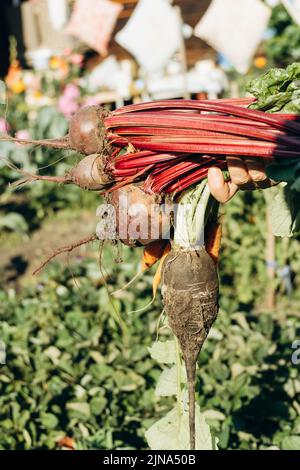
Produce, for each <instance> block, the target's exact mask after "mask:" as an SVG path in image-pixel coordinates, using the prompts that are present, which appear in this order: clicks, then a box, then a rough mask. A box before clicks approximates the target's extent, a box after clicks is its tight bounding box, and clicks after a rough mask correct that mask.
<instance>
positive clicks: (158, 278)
mask: <svg viewBox="0 0 300 470" xmlns="http://www.w3.org/2000/svg"><path fill="white" fill-rule="evenodd" d="M170 251H171V245H170V243H167V245H165V248H164V252H163V255H162V257H161V259H160V263H159V266H158V268H157V270H156V273H155V276H154V278H153V283H152V291H153V298H155V297H156V293H157V290H158V286H159V284H160V282H161V277H162V268H163V265H164V261H165V259H166V257H167V256H168V254H169V253H170Z"/></svg>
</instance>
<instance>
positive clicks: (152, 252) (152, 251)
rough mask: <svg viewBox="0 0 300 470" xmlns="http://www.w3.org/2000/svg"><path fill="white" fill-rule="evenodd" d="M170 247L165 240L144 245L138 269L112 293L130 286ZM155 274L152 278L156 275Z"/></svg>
mask: <svg viewBox="0 0 300 470" xmlns="http://www.w3.org/2000/svg"><path fill="white" fill-rule="evenodd" d="M170 249H171V246H170V243H169V242H168V241H166V240H156V241H154V242H152V243H150V244H149V245H147V246H145V248H144V252H143V258H142V261H141V266H140V269H139V271H138V272H137V273H136V275H135V276H134V277H133V278H132V279H131V280H130V281H129V282H128V283H127V284H126V285H125V286H124V287H122V288H121V289H118V290H117V291H115V292H113V294H116V293H117V292H121V291H123V290H125V289H127V288H128V287H129V286H131V285H132V284H133V283H134V282H135V281H136V280H137V279H138V278H139V277H140V276H141V275H142V274H143V273H144V272H145V271H147V270H148V269H150V268H152V266H154V265H155V264H156V263H157V262H158V261H159V260H162V259H163V258H164V256H166V254H168V253H169V251H170ZM161 264H162V263H160V265H161ZM158 269H159V268H158ZM157 271H158V270H157ZM156 274H157V273H156ZM156 274H155V276H154V278H155V277H156ZM159 283H160V279H159V280H158V281H157V286H158V285H159ZM153 285H154V281H153ZM153 292H154V287H153ZM156 292H157V287H156V290H155V294H156ZM155 294H154V297H155Z"/></svg>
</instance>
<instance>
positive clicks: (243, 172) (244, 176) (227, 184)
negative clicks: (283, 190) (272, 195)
mask: <svg viewBox="0 0 300 470" xmlns="http://www.w3.org/2000/svg"><path fill="white" fill-rule="evenodd" d="M269 163H271V161H270V159H268V160H266V159H258V158H250V157H249V158H241V157H236V156H231V157H227V166H228V171H229V176H230V180H229V181H225V180H224V176H223V173H222V171H221V170H220V169H219V168H216V167H212V168H210V169H209V172H208V184H209V187H210V191H211V194H212V195H213V196H214V198H215V199H217V201H219V202H221V203H225V202H228V201H229V200H230V199H232V197H233V196H234V195H235V194H236V193H237V191H238V190H239V189H241V190H253V189H266V188H269V187H270V186H273V185H274V182H273V181H272V180H270V179H269V178H268V177H267V174H266V165H268V164H269Z"/></svg>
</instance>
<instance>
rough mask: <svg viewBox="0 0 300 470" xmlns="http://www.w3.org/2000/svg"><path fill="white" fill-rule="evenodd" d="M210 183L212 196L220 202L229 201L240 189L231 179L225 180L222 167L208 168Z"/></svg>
mask: <svg viewBox="0 0 300 470" xmlns="http://www.w3.org/2000/svg"><path fill="white" fill-rule="evenodd" d="M208 185H209V189H210V192H211V194H212V196H213V197H214V198H215V199H216V200H217V201H219V202H222V203H224V202H228V201H229V200H230V199H231V198H232V197H233V196H234V195H235V194H236V193H237V191H238V186H237V185H236V184H234V183H232V182H231V181H225V180H224V176H223V173H222V171H221V170H220V168H217V167H212V168H210V169H209V170H208Z"/></svg>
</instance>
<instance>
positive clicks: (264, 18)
mask: <svg viewBox="0 0 300 470" xmlns="http://www.w3.org/2000/svg"><path fill="white" fill-rule="evenodd" d="M270 16H271V9H270V8H269V7H267V6H266V5H265V4H264V3H262V2H261V1H260V0H226V1H225V0H213V1H212V3H211V4H210V6H209V8H208V10H207V11H206V13H205V14H204V16H203V17H202V18H201V20H200V21H199V23H198V24H197V25H196V27H195V31H194V34H195V36H197V37H199V38H201V39H203V40H204V41H206V42H207V43H208V44H209V45H210V46H212V47H213V48H214V49H216V50H217V51H218V52H220V53H221V54H223V55H224V56H225V57H226V59H227V60H229V61H230V62H231V64H232V65H233V66H234V67H235V68H236V69H237V70H238V71H239V72H240V73H246V72H247V71H248V69H249V67H250V64H251V61H252V59H253V56H254V54H255V52H256V49H257V47H258V45H259V43H260V41H261V40H262V37H263V34H264V32H265V30H266V28H267V25H268V22H269V19H270Z"/></svg>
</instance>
